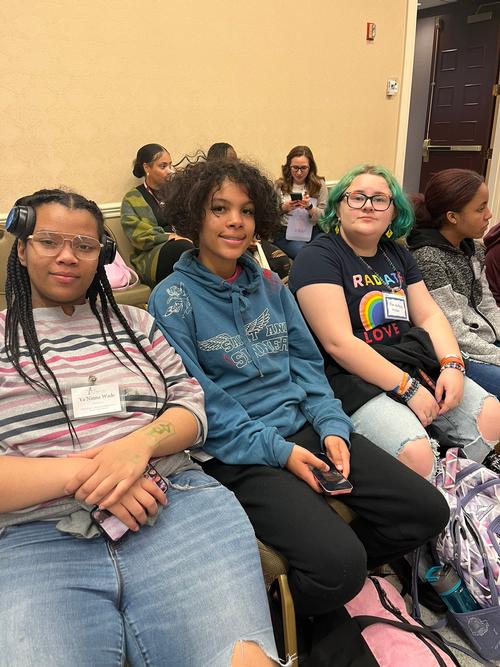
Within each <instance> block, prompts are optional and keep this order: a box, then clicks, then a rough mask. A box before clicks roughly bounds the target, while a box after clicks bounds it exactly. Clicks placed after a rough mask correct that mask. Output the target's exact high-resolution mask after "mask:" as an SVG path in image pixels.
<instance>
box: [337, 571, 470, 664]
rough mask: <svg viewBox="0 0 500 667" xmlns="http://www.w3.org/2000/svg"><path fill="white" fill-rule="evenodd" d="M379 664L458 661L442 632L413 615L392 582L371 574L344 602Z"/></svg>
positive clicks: (451, 662)
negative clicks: (414, 617)
mask: <svg viewBox="0 0 500 667" xmlns="http://www.w3.org/2000/svg"><path fill="white" fill-rule="evenodd" d="M345 608H346V610H347V612H348V613H349V615H350V616H351V617H352V618H353V620H354V621H356V623H357V624H358V626H359V628H360V630H361V634H362V636H363V639H364V640H365V642H366V644H367V645H368V647H369V649H370V651H371V652H372V654H373V656H374V658H375V660H376V661H377V662H378V664H379V665H380V666H381V667H395V666H396V665H404V666H405V667H438V666H439V667H451V666H452V665H460V663H459V662H458V661H457V659H456V658H455V657H454V655H453V654H452V653H451V651H450V649H449V648H448V647H447V646H446V644H445V642H444V640H443V639H442V638H441V636H440V635H439V634H438V633H437V632H434V631H433V630H431V629H429V628H426V627H425V626H423V624H421V623H419V622H418V621H416V620H415V619H413V618H412V617H411V616H410V614H409V613H408V612H407V610H406V605H405V602H404V600H403V598H402V597H401V595H400V594H399V593H398V591H397V590H396V589H395V588H394V586H393V585H392V584H391V583H390V582H389V581H387V580H386V579H382V578H380V577H373V576H370V577H368V578H367V580H366V581H365V584H364V586H363V588H362V589H361V591H360V592H359V593H358V594H357V595H356V597H355V598H353V599H352V600H351V601H350V602H348V603H347V604H346V605H345Z"/></svg>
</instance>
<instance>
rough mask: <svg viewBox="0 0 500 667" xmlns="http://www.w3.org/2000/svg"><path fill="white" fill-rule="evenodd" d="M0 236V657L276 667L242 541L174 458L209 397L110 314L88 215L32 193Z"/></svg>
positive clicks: (161, 342)
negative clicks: (8, 242)
mask: <svg viewBox="0 0 500 667" xmlns="http://www.w3.org/2000/svg"><path fill="white" fill-rule="evenodd" d="M6 226H7V228H8V229H9V231H11V232H12V233H13V234H14V235H15V236H16V237H17V240H16V241H15V243H14V245H13V247H12V251H11V254H10V257H9V261H8V279H7V285H6V299H7V310H6V311H3V312H2V313H0V404H1V407H2V420H1V421H0V624H1V627H2V662H3V663H5V664H8V665H18V664H19V665H20V664H23V665H34V664H40V665H51V667H63V666H64V667H66V665H87V666H91V665H92V666H93V665H102V666H103V667H105V666H110V667H111V666H112V665H118V664H123V662H124V659H125V654H126V656H127V661H128V663H129V664H130V665H131V666H132V667H133V666H135V665H144V664H145V663H146V662H149V663H150V664H152V665H165V664H172V665H179V666H181V665H183V666H185V667H188V666H191V665H204V664H213V665H220V666H221V667H222V666H224V667H225V666H226V665H232V666H234V665H239V666H243V665H249V664H252V665H254V664H258V665H270V664H271V663H272V661H271V659H269V658H267V657H266V655H265V654H264V651H265V652H266V653H267V655H270V656H275V655H276V652H275V648H274V640H273V635H272V628H271V624H270V618H269V612H268V608H267V600H266V596H265V591H264V587H263V582H262V572H261V569H260V562H259V558H258V553H257V549H256V542H255V537H254V534H253V531H252V530H251V527H250V526H249V524H248V520H247V518H246V516H245V515H244V513H243V511H242V509H241V508H240V506H239V505H238V504H237V503H236V501H235V500H234V498H233V496H232V495H231V494H230V493H228V492H227V491H226V490H225V489H224V488H223V487H222V486H220V485H219V484H218V483H217V482H216V481H215V480H214V479H213V478H210V477H208V476H207V475H206V474H205V473H204V472H203V471H201V470H200V468H199V467H198V466H197V465H196V464H195V463H193V462H192V460H191V459H190V457H189V456H188V455H187V454H186V453H185V450H186V449H189V448H190V447H192V446H194V445H198V444H201V443H202V442H203V440H204V439H205V436H206V417H205V412H204V408H203V393H202V390H201V388H200V386H199V384H198V382H197V381H196V380H193V379H191V378H189V377H188V375H187V374H186V371H185V369H184V367H183V365H182V363H181V361H180V359H179V357H178V356H177V354H176V353H175V351H174V349H173V348H172V347H171V346H170V345H169V344H168V343H167V341H166V340H165V338H164V337H163V335H162V333H161V332H160V331H159V329H158V328H157V327H156V326H155V323H154V320H153V319H152V317H151V316H150V315H148V313H146V312H145V311H143V310H140V309H137V308H133V307H130V306H122V310H120V308H119V307H118V306H117V304H116V302H115V300H114V298H113V293H112V291H111V288H110V286H109V283H108V281H107V278H106V273H105V271H104V265H105V264H106V263H108V262H110V261H111V260H112V258H113V254H114V250H115V249H114V244H113V242H112V241H110V239H107V238H106V236H105V234H104V221H103V218H102V214H101V212H100V210H99V208H98V207H97V205H96V204H95V203H94V202H92V201H89V200H87V199H85V198H84V197H82V196H80V195H77V194H74V193H69V192H64V191H61V190H41V191H39V192H36V193H34V194H33V195H30V196H28V197H23V198H22V199H21V200H19V201H18V202H17V205H16V206H15V207H14V208H13V209H12V211H11V213H10V214H9V217H8V219H7V225H6ZM151 466H153V467H151ZM227 526H230V529H227ZM101 532H102V534H101ZM248 640H251V641H248ZM252 642H255V643H252Z"/></svg>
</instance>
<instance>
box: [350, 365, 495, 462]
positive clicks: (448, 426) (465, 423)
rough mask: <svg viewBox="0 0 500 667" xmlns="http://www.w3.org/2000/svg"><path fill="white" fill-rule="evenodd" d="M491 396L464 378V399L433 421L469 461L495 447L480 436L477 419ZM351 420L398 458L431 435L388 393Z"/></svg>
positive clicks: (409, 411) (416, 418)
mask: <svg viewBox="0 0 500 667" xmlns="http://www.w3.org/2000/svg"><path fill="white" fill-rule="evenodd" d="M488 396H490V394H488V392H487V391H485V390H484V389H483V388H482V387H480V386H479V385H478V384H476V383H475V382H473V381H472V380H470V379H469V378H465V382H464V396H463V399H462V402H461V403H460V405H458V406H457V407H456V408H454V409H453V410H450V411H449V412H447V413H446V414H444V415H440V416H439V417H438V418H437V419H435V420H434V421H433V422H432V426H433V427H434V428H435V429H436V430H437V431H440V432H441V433H443V434H444V435H445V437H446V439H447V442H448V443H449V444H452V445H454V446H455V447H462V448H463V450H464V453H465V454H466V456H467V458H469V459H472V460H473V461H477V462H478V463H481V462H482V461H483V460H484V458H485V457H486V456H487V455H488V454H489V453H490V451H491V450H492V448H493V445H492V444H491V443H488V442H487V441H485V440H484V439H483V438H482V437H481V434H480V433H479V429H478V427H477V418H478V416H479V413H480V412H481V409H482V407H483V403H484V400H485V399H486V398H487V397H488ZM351 419H352V423H353V424H354V430H355V431H356V432H357V433H361V434H362V435H364V436H365V438H368V439H369V440H371V441H372V442H374V443H375V444H376V445H378V446H379V447H380V448H381V449H384V450H385V451H386V452H389V454H392V455H393V456H398V454H399V453H400V451H401V450H402V449H403V447H404V446H405V445H406V444H407V443H408V442H411V441H412V440H420V439H425V438H427V439H428V440H429V435H428V434H427V432H426V430H425V428H424V427H423V426H422V424H421V423H420V420H419V419H418V417H417V416H416V415H415V413H413V412H412V411H411V409H410V408H409V407H407V406H406V405H403V404H401V403H397V402H396V401H394V400H393V399H392V398H390V397H389V396H387V395H386V394H380V395H379V396H376V397H375V398H372V399H371V400H370V401H368V402H367V403H365V405H363V406H362V407H361V408H359V410H356V412H355V413H354V414H353V415H351ZM433 449H434V450H435V449H436V448H435V446H434V445H433Z"/></svg>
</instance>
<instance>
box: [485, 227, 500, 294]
mask: <svg viewBox="0 0 500 667" xmlns="http://www.w3.org/2000/svg"><path fill="white" fill-rule="evenodd" d="M483 241H484V252H485V255H486V277H487V279H488V285H489V286H490V289H491V293H492V294H493V296H494V297H495V301H496V302H497V306H499V307H500V222H498V223H497V224H496V225H494V226H493V227H492V228H491V229H490V231H489V232H488V233H487V234H486V236H485V237H484V239H483Z"/></svg>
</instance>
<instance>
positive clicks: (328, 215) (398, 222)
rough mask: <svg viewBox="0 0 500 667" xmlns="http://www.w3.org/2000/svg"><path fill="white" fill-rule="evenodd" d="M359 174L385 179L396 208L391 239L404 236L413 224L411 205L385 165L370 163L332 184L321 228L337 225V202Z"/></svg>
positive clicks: (330, 229)
mask: <svg viewBox="0 0 500 667" xmlns="http://www.w3.org/2000/svg"><path fill="white" fill-rule="evenodd" d="M361 174H373V175H374V176H382V178H383V179H385V181H386V183H387V185H388V186H389V190H390V191H391V196H392V201H393V204H394V208H395V209H396V217H395V218H394V220H393V221H392V222H391V230H392V233H393V236H392V239H393V240H396V239H399V238H402V237H404V236H406V235H407V234H408V233H409V231H410V229H411V228H412V226H413V207H412V205H411V204H410V201H409V200H408V197H407V196H406V195H405V193H404V192H403V190H402V188H401V186H400V185H399V183H398V182H397V180H396V179H395V178H394V176H393V175H392V174H391V172H390V171H389V170H388V169H386V168H385V167H381V166H379V165H372V164H362V165H359V166H357V167H354V169H351V170H350V171H348V172H347V174H344V176H342V178H341V179H340V181H339V182H338V183H336V185H334V186H333V188H332V189H331V190H330V194H329V196H328V204H327V206H326V209H325V213H324V215H323V217H322V218H321V220H320V223H319V224H320V227H321V229H323V231H325V232H331V231H332V230H334V229H335V228H336V227H337V226H338V224H339V218H338V216H337V208H338V205H339V202H340V201H341V200H342V197H343V196H344V193H345V192H346V190H347V189H348V188H349V186H350V185H351V183H352V182H353V180H354V179H355V178H356V176H360V175H361Z"/></svg>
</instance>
